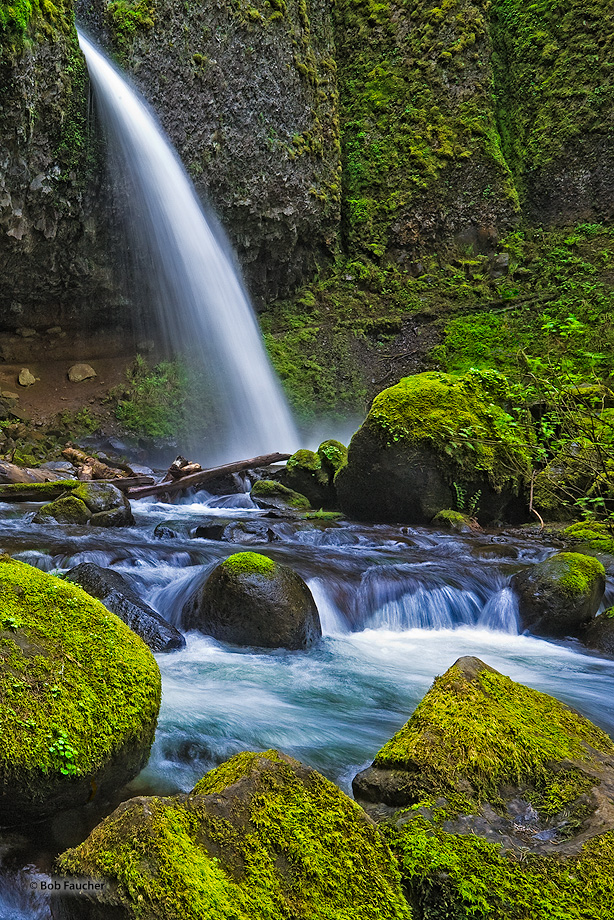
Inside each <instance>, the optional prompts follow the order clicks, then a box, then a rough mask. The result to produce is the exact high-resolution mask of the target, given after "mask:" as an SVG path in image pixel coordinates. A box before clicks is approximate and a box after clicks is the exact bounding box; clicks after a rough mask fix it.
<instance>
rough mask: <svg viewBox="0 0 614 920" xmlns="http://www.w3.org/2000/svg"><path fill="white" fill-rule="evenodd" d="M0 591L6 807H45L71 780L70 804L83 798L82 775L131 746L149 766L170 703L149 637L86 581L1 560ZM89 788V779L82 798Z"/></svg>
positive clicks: (0, 768)
mask: <svg viewBox="0 0 614 920" xmlns="http://www.w3.org/2000/svg"><path fill="white" fill-rule="evenodd" d="M0 597H1V600H2V603H1V608H2V612H1V613H0V700H1V703H0V720H1V725H2V730H1V731H0V780H1V784H0V793H1V795H0V804H1V805H2V807H11V808H13V807H14V808H18V807H19V805H20V804H23V803H27V802H30V803H31V804H36V803H39V804H40V806H41V808H43V807H44V805H45V799H46V798H47V796H48V795H51V794H54V795H55V793H56V792H57V789H58V788H59V789H60V791H61V789H62V788H63V785H64V786H65V788H66V794H67V796H68V802H67V804H68V803H71V797H72V799H73V800H74V801H73V802H72V804H77V802H78V801H79V796H80V795H81V794H82V792H83V790H81V788H80V787H78V785H75V784H74V783H75V781H76V780H78V779H79V778H80V777H86V778H90V777H91V778H93V777H94V776H96V775H97V774H99V773H100V772H101V771H103V770H104V769H105V768H107V767H108V766H109V765H110V764H111V763H112V762H113V760H114V758H115V757H116V756H117V755H118V754H119V753H120V752H121V751H122V750H124V749H133V750H134V752H135V756H136V760H137V762H138V767H137V769H138V768H140V766H141V765H142V751H143V750H144V751H145V754H146V753H147V752H148V749H149V745H150V743H151V740H152V738H153V732H154V729H155V723H156V717H157V713H158V708H159V705H160V674H159V671H158V667H157V665H156V663H155V660H154V658H153V656H152V655H151V652H150V651H149V649H148V648H147V647H146V646H145V644H144V643H143V642H142V641H141V640H140V639H139V638H138V637H137V636H136V635H135V634H134V633H133V632H132V631H131V630H130V629H129V628H128V627H127V626H125V625H124V624H123V623H122V622H121V621H120V620H119V619H118V618H117V617H116V616H115V615H114V614H112V613H109V611H108V610H106V609H105V607H103V605H102V604H101V603H100V602H99V601H97V600H94V599H93V598H92V597H90V596H89V595H88V594H86V593H85V592H84V591H82V590H81V589H80V588H78V587H76V586H75V585H71V584H67V583H66V582H64V581H62V580H60V579H58V578H54V577H53V576H52V575H46V574H44V573H43V572H40V571H39V570H38V569H35V568H32V567H31V566H29V565H26V564H25V563H22V562H16V561H14V560H12V559H10V557H8V556H2V557H0ZM126 778H128V777H124V781H125V779H126ZM71 783H73V785H72V787H71ZM58 784H59V786H58ZM11 795H12V796H13V797H14V798H13V800H12V801H8V802H7V801H6V798H5V797H6V796H11ZM88 795H91V789H90V785H89V781H88V782H87V784H86V788H85V797H84V798H83V799H82V801H85V800H86V799H87V797H88Z"/></svg>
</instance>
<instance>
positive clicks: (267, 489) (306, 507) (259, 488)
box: [250, 479, 311, 511]
mask: <svg viewBox="0 0 614 920" xmlns="http://www.w3.org/2000/svg"><path fill="white" fill-rule="evenodd" d="M250 495H251V497H252V498H253V499H259V498H262V499H280V500H281V501H282V502H283V503H284V504H286V505H288V506H289V507H290V508H294V509H295V510H296V511H310V510H311V505H310V504H309V500H308V499H307V498H305V496H304V495H301V494H300V493H299V492H294V491H293V490H292V489H288V487H287V486H284V485H282V484H281V483H280V482H274V481H273V480H272V479H259V480H258V482H255V483H254V485H253V486H252V490H251V492H250Z"/></svg>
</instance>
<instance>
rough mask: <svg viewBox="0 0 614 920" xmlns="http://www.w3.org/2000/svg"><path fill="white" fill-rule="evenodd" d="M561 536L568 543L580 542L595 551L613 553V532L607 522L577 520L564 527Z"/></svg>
mask: <svg viewBox="0 0 614 920" xmlns="http://www.w3.org/2000/svg"><path fill="white" fill-rule="evenodd" d="M563 536H564V537H565V538H566V539H567V540H568V541H569V542H570V543H581V544H582V545H583V546H585V547H587V548H590V549H592V550H595V551H596V552H599V553H609V554H611V555H614V534H612V531H611V530H610V528H609V527H608V526H607V524H603V523H601V522H599V521H578V523H577V524H572V525H571V527H566V528H565V530H564V531H563Z"/></svg>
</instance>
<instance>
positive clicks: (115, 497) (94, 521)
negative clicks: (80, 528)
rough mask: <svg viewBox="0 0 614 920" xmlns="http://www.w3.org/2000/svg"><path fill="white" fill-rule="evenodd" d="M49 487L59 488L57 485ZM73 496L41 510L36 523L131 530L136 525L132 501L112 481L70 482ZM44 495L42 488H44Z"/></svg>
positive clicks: (63, 497)
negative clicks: (53, 522)
mask: <svg viewBox="0 0 614 920" xmlns="http://www.w3.org/2000/svg"><path fill="white" fill-rule="evenodd" d="M48 488H54V489H57V485H56V484H55V483H54V484H53V486H48ZM67 488H69V489H70V494H66V495H62V496H61V497H60V498H57V499H56V500H55V501H52V502H49V503H48V504H46V505H43V507H42V508H40V509H39V510H38V511H37V513H36V515H35V516H34V523H35V524H45V523H48V522H49V521H50V520H51V521H57V523H58V524H90V525H92V526H93V527H129V526H131V525H132V524H134V518H133V516H132V511H131V509H130V502H129V501H128V499H127V498H126V496H125V495H124V493H123V492H121V491H120V490H119V489H118V488H117V487H116V486H114V485H112V484H111V483H110V482H82V483H80V484H78V485H76V484H75V483H68V484H67ZM41 494H42V489H41Z"/></svg>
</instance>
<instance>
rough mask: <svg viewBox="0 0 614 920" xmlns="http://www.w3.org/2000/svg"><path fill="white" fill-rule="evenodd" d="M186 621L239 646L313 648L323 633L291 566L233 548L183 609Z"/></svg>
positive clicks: (309, 596) (315, 610)
mask: <svg viewBox="0 0 614 920" xmlns="http://www.w3.org/2000/svg"><path fill="white" fill-rule="evenodd" d="M182 621H183V626H184V627H185V628H186V629H198V630H199V631H200V632H202V633H204V634H205V635H207V636H213V637H214V638H215V639H219V640H220V641H222V642H232V643H233V644H235V645H248V646H260V647H263V648H287V649H304V648H309V647H310V646H312V645H313V644H314V642H316V641H317V640H318V639H319V638H320V637H321V635H322V627H321V625H320V617H319V615H318V608H317V607H316V604H315V601H314V599H313V596H312V594H311V591H310V590H309V588H308V587H307V585H306V584H305V582H304V581H303V579H302V578H301V577H300V575H297V574H296V572H294V571H293V570H292V569H291V568H289V567H288V566H287V565H283V564H282V563H279V562H274V561H273V560H272V559H269V558H268V557H267V556H262V555H260V553H251V552H247V553H235V554H234V555H233V556H229V557H228V559H225V560H224V562H222V563H220V565H218V566H216V568H215V569H214V570H213V571H212V572H211V574H210V575H209V577H208V579H207V581H206V582H205V583H204V585H203V586H202V587H201V588H200V589H199V590H198V591H197V592H196V593H195V594H194V595H193V596H192V597H191V598H190V600H189V601H188V602H187V604H186V605H185V607H184V608H183V615H182Z"/></svg>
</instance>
